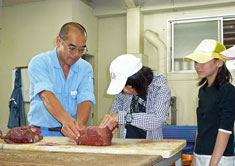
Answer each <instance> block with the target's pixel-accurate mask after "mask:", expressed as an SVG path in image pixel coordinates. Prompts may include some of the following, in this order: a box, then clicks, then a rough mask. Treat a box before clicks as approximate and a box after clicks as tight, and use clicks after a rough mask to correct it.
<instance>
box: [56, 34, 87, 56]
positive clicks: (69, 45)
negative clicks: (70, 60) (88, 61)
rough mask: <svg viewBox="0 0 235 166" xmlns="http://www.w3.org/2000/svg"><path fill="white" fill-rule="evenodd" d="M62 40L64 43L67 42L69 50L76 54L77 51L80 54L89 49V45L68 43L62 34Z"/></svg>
mask: <svg viewBox="0 0 235 166" xmlns="http://www.w3.org/2000/svg"><path fill="white" fill-rule="evenodd" d="M60 38H61V40H62V41H63V43H65V45H66V47H67V48H68V49H69V51H70V52H71V53H72V54H76V53H77V52H78V53H79V54H86V53H87V51H88V49H87V46H82V47H79V48H77V46H76V45H73V44H67V43H66V41H65V40H64V39H63V38H62V37H61V36H60Z"/></svg>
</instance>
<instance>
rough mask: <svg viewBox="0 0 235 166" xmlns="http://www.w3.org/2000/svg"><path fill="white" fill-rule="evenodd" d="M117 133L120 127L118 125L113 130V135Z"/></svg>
mask: <svg viewBox="0 0 235 166" xmlns="http://www.w3.org/2000/svg"><path fill="white" fill-rule="evenodd" d="M117 131H118V125H116V126H115V127H114V128H113V130H112V133H113V134H115V133H116V132H117Z"/></svg>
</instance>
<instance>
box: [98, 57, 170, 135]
mask: <svg viewBox="0 0 235 166" xmlns="http://www.w3.org/2000/svg"><path fill="white" fill-rule="evenodd" d="M110 76H111V83H110V85H109V88H108V90H107V93H108V94H111V95H116V96H115V101H114V103H113V105H112V108H111V111H110V114H107V115H105V116H104V118H103V120H102V122H101V123H100V127H105V126H109V128H110V129H111V130H113V133H115V132H116V131H117V128H118V125H120V132H121V137H122V138H141V139H162V138H163V136H162V125H163V123H164V122H165V121H166V119H167V116H168V111H169V106H170V97H171V93H170V90H169V88H168V86H167V84H166V81H165V78H164V76H162V75H154V74H153V71H152V70H151V69H150V68H148V67H145V66H143V65H142V62H141V60H140V59H139V58H137V57H135V56H134V55H130V54H125V55H121V56H118V57H117V58H116V59H115V60H113V61H112V63H111V65H110Z"/></svg>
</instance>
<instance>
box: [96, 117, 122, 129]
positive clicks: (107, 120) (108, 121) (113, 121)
mask: <svg viewBox="0 0 235 166" xmlns="http://www.w3.org/2000/svg"><path fill="white" fill-rule="evenodd" d="M117 125H118V114H106V115H105V116H104V118H103V120H102V121H101V123H100V125H99V127H101V128H105V127H106V126H108V127H109V128H110V130H112V131H115V132H116V131H117V129H115V127H116V126H117Z"/></svg>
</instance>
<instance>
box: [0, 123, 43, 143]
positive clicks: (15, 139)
mask: <svg viewBox="0 0 235 166" xmlns="http://www.w3.org/2000/svg"><path fill="white" fill-rule="evenodd" d="M41 132H42V131H41V129H39V128H37V127H34V126H22V127H16V128H13V129H10V130H9V131H8V133H7V135H6V137H5V139H4V141H5V142H6V143H9V144H15V143H34V142H38V141H40V140H42V139H43V136H42V135H40V134H41Z"/></svg>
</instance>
